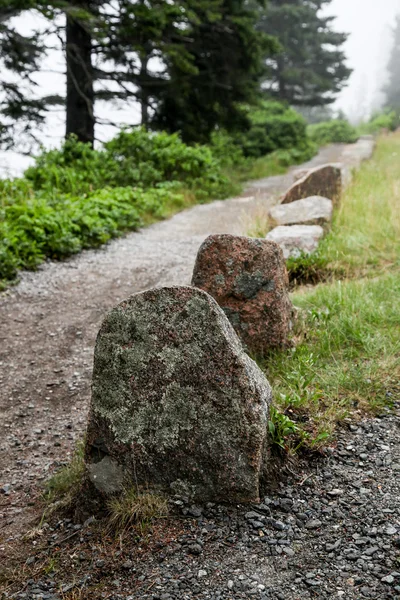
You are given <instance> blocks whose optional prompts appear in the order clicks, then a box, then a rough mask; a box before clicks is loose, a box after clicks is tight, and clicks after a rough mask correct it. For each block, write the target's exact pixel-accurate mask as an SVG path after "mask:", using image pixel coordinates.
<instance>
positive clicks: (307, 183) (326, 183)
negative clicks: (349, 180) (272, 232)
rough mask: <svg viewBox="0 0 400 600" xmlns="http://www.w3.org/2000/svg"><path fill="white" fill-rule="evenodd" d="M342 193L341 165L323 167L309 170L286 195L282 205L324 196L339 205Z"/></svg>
mask: <svg viewBox="0 0 400 600" xmlns="http://www.w3.org/2000/svg"><path fill="white" fill-rule="evenodd" d="M341 192H342V169H341V168H340V165H335V164H332V165H322V166H320V167H315V168H314V169H311V170H309V171H308V172H307V173H306V174H305V175H304V176H303V177H302V178H301V179H299V180H298V181H296V182H295V183H294V184H293V185H292V186H291V187H290V188H289V189H288V191H287V192H286V193H285V194H284V196H283V197H282V200H281V204H289V202H294V201H295V200H302V199H303V198H309V197H310V196H324V197H325V198H329V199H330V200H332V202H333V203H334V204H335V203H338V202H339V199H340V194H341Z"/></svg>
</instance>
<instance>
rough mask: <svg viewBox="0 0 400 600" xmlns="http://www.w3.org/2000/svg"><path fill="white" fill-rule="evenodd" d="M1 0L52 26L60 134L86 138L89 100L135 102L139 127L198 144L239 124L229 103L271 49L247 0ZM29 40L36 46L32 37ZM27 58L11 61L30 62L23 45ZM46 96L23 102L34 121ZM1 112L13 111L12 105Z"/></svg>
mask: <svg viewBox="0 0 400 600" xmlns="http://www.w3.org/2000/svg"><path fill="white" fill-rule="evenodd" d="M0 2H3V3H4V2H6V3H8V4H9V0H0ZM11 2H14V3H15V6H16V7H15V11H17V12H20V11H23V10H30V9H32V8H36V9H37V10H40V12H41V13H42V14H43V15H45V16H46V17H47V18H48V20H49V23H52V26H53V28H58V30H57V32H58V36H59V39H60V40H61V41H62V46H63V48H62V49H63V52H64V55H65V64H66V80H67V86H66V90H67V94H66V98H65V99H63V102H64V103H65V106H66V113H67V115H66V134H67V136H68V135H70V134H72V133H73V134H75V135H76V136H77V137H78V139H79V140H81V141H84V142H89V143H91V144H92V143H93V141H94V128H95V122H96V118H95V101H96V99H103V100H115V99H120V100H123V101H132V100H138V101H139V102H140V104H141V112H142V122H143V124H145V125H146V124H149V126H151V127H153V128H159V129H167V130H169V131H181V132H182V134H183V137H184V138H185V140H187V141H198V140H201V141H206V140H207V139H208V137H209V135H210V133H211V131H212V130H213V129H215V127H216V126H221V127H224V128H227V129H231V128H233V127H235V126H239V125H242V124H243V122H244V117H243V116H242V113H241V111H240V109H239V107H238V105H239V103H241V102H250V101H251V100H252V99H253V97H254V95H255V94H256V92H257V90H258V86H259V75H260V72H261V68H262V58H263V53H265V52H266V51H271V50H273V49H274V48H275V46H276V45H274V41H273V40H272V39H271V38H269V37H268V36H264V35H263V34H261V33H260V32H258V31H256V30H255V27H254V26H255V22H256V14H255V13H254V11H252V10H250V9H249V8H248V6H247V0H175V1H174V2H165V0H114V1H113V2H106V1H105V0H11ZM0 6H1V5H0ZM15 11H14V12H10V11H8V12H7V14H5V17H4V18H5V19H8V18H9V17H10V16H12V15H13V14H15ZM0 14H1V13H0ZM60 22H61V23H62V24H61V26H59V23H60ZM4 39H5V38H4ZM4 39H3V43H5V42H4ZM30 41H31V43H32V44H35V46H34V47H35V49H36V48H37V49H38V52H39V48H40V45H39V44H38V40H37V39H36V38H34V37H33V38H32V40H30ZM27 42H28V40H24V44H26V43H27ZM0 47H1V46H0ZM28 58H29V60H27V61H25V58H24V56H23V53H22V50H21V51H19V52H18V61H17V63H18V65H17V64H15V65H13V67H12V68H13V69H14V70H16V69H17V68H19V69H28V68H29V69H30V70H31V71H32V72H33V71H34V70H35V69H37V68H39V64H38V63H39V54H38V55H36V53H35V52H34V51H33V50H32V52H30V53H29V56H27V59H28ZM154 62H155V63H156V65H155V66H154ZM22 72H23V71H21V73H22ZM25 100H26V98H24V101H25ZM46 100H48V99H42V100H40V101H37V100H31V104H30V105H29V103H28V104H24V106H25V107H26V113H24V116H26V117H27V121H28V122H29V118H31V121H32V123H31V125H32V126H33V124H34V121H35V120H36V121H38V120H43V119H44V115H45V109H46ZM52 100H53V101H54V99H52ZM21 105H22V99H21ZM9 116H10V118H11V117H15V118H16V119H17V120H18V119H19V118H20V117H21V116H22V115H21V114H18V112H17V111H16V110H15V109H14V111H13V113H12V114H11V112H10V114H9Z"/></svg>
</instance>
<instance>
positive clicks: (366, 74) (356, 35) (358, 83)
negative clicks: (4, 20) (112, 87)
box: [0, 0, 400, 176]
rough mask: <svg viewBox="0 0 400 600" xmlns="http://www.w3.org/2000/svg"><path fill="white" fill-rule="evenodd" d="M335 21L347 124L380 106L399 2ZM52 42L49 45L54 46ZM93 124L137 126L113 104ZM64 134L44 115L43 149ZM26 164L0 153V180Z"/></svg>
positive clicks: (23, 20)
mask: <svg viewBox="0 0 400 600" xmlns="http://www.w3.org/2000/svg"><path fill="white" fill-rule="evenodd" d="M326 13H327V14H328V15H334V16H335V17H336V21H335V25H334V28H335V29H336V30H338V31H344V32H347V33H349V34H350V36H349V38H348V40H347V42H346V43H345V45H344V50H345V53H346V56H347V64H348V66H349V67H350V68H352V69H353V73H352V75H351V77H350V79H349V82H348V85H347V86H346V87H345V89H344V90H343V91H342V92H341V94H340V95H339V97H338V99H337V101H336V103H335V104H334V105H333V109H334V110H336V111H339V110H342V111H343V112H344V113H345V114H346V116H347V117H348V119H349V120H350V121H351V122H352V123H359V122H360V121H363V120H366V119H368V118H369V116H370V115H371V114H372V113H373V112H374V111H376V110H378V109H379V108H381V106H382V102H383V94H382V87H383V86H384V84H385V81H386V78H387V63H388V60H389V55H390V51H391V48H392V44H393V26H394V22H395V17H396V15H397V14H398V13H400V0H379V1H377V0H332V2H331V4H330V5H329V7H328V8H327V10H326ZM15 22H16V23H17V24H18V29H19V30H20V31H21V32H22V33H24V32H30V31H31V29H32V28H34V27H36V26H37V24H38V23H40V17H38V16H34V15H30V16H29V18H28V17H26V16H24V17H20V18H18V19H16V20H15ZM57 44H58V40H57V39H55V40H54V45H55V46H56V45H57ZM64 69H65V65H64V60H63V57H62V54H61V52H57V50H54V51H52V53H51V55H49V56H48V58H47V59H46V61H45V63H44V68H43V71H42V72H40V73H39V74H38V75H37V76H36V80H37V82H38V84H39V86H40V88H41V89H42V90H45V93H46V94H60V93H61V94H62V93H63V90H64V88H65V76H64V75H63V73H62V72H63V70H64ZM96 112H97V115H98V117H99V119H100V120H101V119H105V120H109V121H113V122H116V123H118V124H136V123H138V122H139V121H140V109H139V106H138V105H137V104H136V103H135V102H134V101H132V102H131V103H130V105H129V107H126V104H125V105H124V108H122V107H121V106H118V104H117V103H115V104H114V105H110V103H107V104H105V103H103V105H102V103H101V102H98V103H96ZM64 133H65V113H64V111H62V110H61V109H59V108H54V111H52V112H50V113H49V117H48V119H47V123H46V125H45V126H44V127H43V128H42V130H41V131H40V136H39V137H40V140H41V141H42V143H43V145H44V146H45V147H53V146H57V145H59V143H60V141H61V140H62V138H63V137H64ZM96 135H97V140H98V141H99V142H103V141H106V140H107V139H109V138H111V137H112V136H113V135H115V128H114V127H112V126H110V125H106V124H103V125H102V124H99V125H98V126H97V129H96ZM31 162H32V159H31V158H30V157H29V156H24V155H21V154H18V153H16V152H12V151H7V152H0V174H1V175H3V176H4V175H6V174H7V175H18V174H20V173H21V171H23V170H24V169H25V168H26V167H28V166H29V164H31Z"/></svg>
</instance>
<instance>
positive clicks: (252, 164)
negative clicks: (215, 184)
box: [225, 143, 317, 189]
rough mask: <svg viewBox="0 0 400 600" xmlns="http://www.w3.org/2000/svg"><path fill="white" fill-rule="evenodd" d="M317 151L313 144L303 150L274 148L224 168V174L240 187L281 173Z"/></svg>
mask: <svg viewBox="0 0 400 600" xmlns="http://www.w3.org/2000/svg"><path fill="white" fill-rule="evenodd" d="M316 152H317V147H316V146H315V145H314V144H311V143H310V144H309V145H308V146H307V147H305V148H304V149H303V150H300V149H297V148H294V149H292V150H276V151H275V152H271V154H267V155H266V156H261V157H260V158H248V159H245V160H243V161H242V162H240V163H238V164H236V165H233V166H232V167H230V168H227V169H225V175H226V176H227V177H228V178H229V180H230V181H231V182H232V183H233V184H234V185H235V186H236V187H238V188H239V189H240V187H241V184H243V183H244V182H246V181H251V180H255V179H262V178H264V177H272V176H273V175H282V174H284V173H286V171H287V170H288V168H289V167H291V166H292V165H297V164H300V163H303V162H306V161H308V160H310V159H311V158H312V157H313V156H314V155H315V154H316Z"/></svg>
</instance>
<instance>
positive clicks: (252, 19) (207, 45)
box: [151, 0, 277, 142]
mask: <svg viewBox="0 0 400 600" xmlns="http://www.w3.org/2000/svg"><path fill="white" fill-rule="evenodd" d="M197 17H198V18H197V20H193V21H192V23H191V24H190V28H189V30H188V31H187V33H186V36H185V39H184V40H183V44H182V46H183V48H184V50H185V52H186V55H188V56H189V57H190V63H191V66H192V68H191V69H187V68H185V67H182V65H181V64H180V63H179V62H176V61H171V60H170V61H169V63H168V81H167V83H166V85H165V86H164V87H163V89H162V90H161V95H160V97H159V100H160V102H159V104H158V106H157V107H156V110H155V112H154V115H153V118H152V120H151V124H152V125H153V126H154V127H157V128H161V129H165V130H167V131H179V132H180V133H181V135H182V137H183V139H184V140H185V141H187V142H193V141H196V142H207V141H208V140H209V137H210V134H211V133H212V131H214V130H215V128H216V127H220V128H224V129H226V130H228V131H231V130H235V129H241V128H243V127H245V126H246V124H247V121H246V117H245V116H244V113H243V111H242V110H241V106H240V105H241V103H252V102H254V100H255V99H256V98H257V96H258V94H259V86H260V76H261V74H262V71H263V57H264V56H265V54H268V55H271V54H272V53H273V52H274V51H276V49H277V44H276V41H275V39H274V38H273V37H272V36H267V35H265V34H261V32H259V31H257V30H256V28H255V25H256V19H257V13H256V12H255V11H254V9H252V8H250V7H249V5H248V2H246V1H245V0H220V1H219V2H218V3H216V5H215V7H214V14H212V15H211V17H210V16H208V15H207V13H206V12H205V11H204V12H202V11H201V10H199V11H198V13H197Z"/></svg>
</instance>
